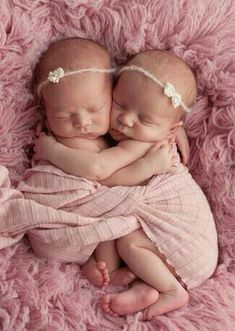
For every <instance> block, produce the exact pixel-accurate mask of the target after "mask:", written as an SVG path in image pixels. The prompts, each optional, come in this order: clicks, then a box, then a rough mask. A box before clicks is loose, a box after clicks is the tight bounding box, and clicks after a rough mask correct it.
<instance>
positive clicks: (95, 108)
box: [88, 106, 104, 113]
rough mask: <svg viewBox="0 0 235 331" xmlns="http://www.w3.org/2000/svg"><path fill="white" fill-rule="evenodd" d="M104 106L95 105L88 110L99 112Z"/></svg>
mask: <svg viewBox="0 0 235 331" xmlns="http://www.w3.org/2000/svg"><path fill="white" fill-rule="evenodd" d="M103 108H104V106H101V107H94V108H89V109H88V112H89V113H99V112H101V111H102V110H103Z"/></svg>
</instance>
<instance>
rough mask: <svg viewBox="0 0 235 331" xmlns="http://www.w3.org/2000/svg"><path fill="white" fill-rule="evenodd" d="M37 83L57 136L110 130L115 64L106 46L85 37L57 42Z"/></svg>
mask: <svg viewBox="0 0 235 331" xmlns="http://www.w3.org/2000/svg"><path fill="white" fill-rule="evenodd" d="M58 68H59V69H58ZM56 69H58V70H56ZM84 69H88V70H84ZM82 70H84V72H82ZM72 72H73V73H72ZM36 83H37V87H38V89H37V91H38V95H39V96H40V97H41V98H42V103H43V105H44V107H45V117H46V122H47V126H48V129H49V130H51V132H53V133H54V135H55V136H57V137H62V138H72V137H85V138H88V139H94V138H96V137H97V136H100V135H104V134H106V133H107V131H108V127H109V119H110V109H111V102H112V66H111V60H110V57H109V54H108V53H107V51H106V50H105V49H104V47H102V46H101V45H99V44H97V43H95V42H93V41H91V40H87V39H81V38H71V39H65V40H60V41H57V42H55V43H53V44H52V45H51V46H50V47H49V48H48V50H47V51H46V52H45V53H44V54H43V55H42V57H41V58H40V60H39V62H38V65H37V68H36Z"/></svg>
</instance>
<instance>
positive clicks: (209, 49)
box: [0, 0, 235, 331]
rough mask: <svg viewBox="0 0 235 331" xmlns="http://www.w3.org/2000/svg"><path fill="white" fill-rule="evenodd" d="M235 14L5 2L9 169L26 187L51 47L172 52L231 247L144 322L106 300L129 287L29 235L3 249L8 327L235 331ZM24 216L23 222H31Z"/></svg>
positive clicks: (157, 4) (216, 6) (0, 27)
mask: <svg viewBox="0 0 235 331" xmlns="http://www.w3.org/2000/svg"><path fill="white" fill-rule="evenodd" d="M234 12H235V3H234V1H233V0H223V1H214V0H198V1H194V0H180V1H163V0H139V1H136V0H129V1H126V0H112V1H109V0H99V1H91V0H83V1H78V0H64V1H61V0H53V1H51V0H41V1H32V0H1V1H0V73H1V74H0V137H1V139H0V164H1V165H5V166H6V167H7V168H8V170H9V172H10V179H11V183H12V184H13V185H14V187H15V185H17V182H18V181H19V180H21V179H22V176H23V173H24V172H25V169H26V168H28V167H29V166H30V160H29V159H28V158H27V154H26V151H27V149H28V144H30V143H32V142H33V139H34V135H35V127H36V124H37V122H38V120H39V114H38V112H37V101H36V99H35V98H34V95H33V93H32V87H31V83H32V77H33V70H34V67H35V64H36V62H37V60H38V57H39V56H40V55H41V53H42V52H43V51H44V50H46V48H47V47H48V45H49V44H50V43H51V42H53V41H54V40H58V39H61V38H66V37H75V36H78V37H84V38H91V39H93V40H95V41H98V42H100V43H101V44H102V45H104V46H105V47H106V48H107V49H108V51H109V52H110V54H111V55H112V56H113V58H114V59H115V60H117V61H118V62H123V61H125V60H126V59H127V58H128V57H129V56H131V55H133V54H135V53H137V52H139V51H142V50H145V49H168V50H170V51H172V52H174V53H175V54H177V55H178V56H180V57H181V58H183V59H184V60H185V61H186V62H188V63H189V65H190V66H191V68H192V69H193V71H194V73H195V76H196V80H197V88H198V89H197V90H198V97H197V102H196V104H195V106H194V107H193V112H192V113H191V114H189V115H188V116H187V119H186V123H185V127H186V130H187V134H188V137H189V140H190V148H191V155H190V162H189V168H190V172H191V173H192V175H193V178H194V179H195V180H196V182H197V183H198V184H199V185H200V187H201V188H202V189H203V191H204V193H205V195H206V197H207V199H208V200H209V203H210V206H211V208H212V212H213V215H214V219H215V222H216V228H217V232H218V242H219V261H218V266H217V268H216V271H215V273H214V274H213V275H212V277H211V278H210V279H208V280H206V281H204V282H203V283H202V284H201V285H200V286H198V287H196V288H194V289H192V290H190V291H189V295H190V300H189V303H188V305H187V306H186V307H184V308H182V309H179V310H177V311H174V312H171V313H169V314H166V315H164V316H158V317H156V318H155V319H153V320H152V321H150V322H145V323H143V322H142V321H141V313H136V314H133V315H128V316H125V317H122V318H119V317H115V316H107V314H104V313H103V311H102V309H101V308H100V305H99V302H100V297H101V296H102V295H103V294H105V293H107V292H108V293H110V292H111V293H114V292H117V291H120V289H116V288H114V287H108V288H105V289H97V288H95V287H93V286H92V285H90V284H89V283H88V282H87V281H86V280H84V279H83V278H82V277H81V273H80V268H79V265H78V264H76V263H67V264H65V263H57V262H52V261H50V262H47V261H44V260H42V259H40V258H37V257H36V256H35V254H34V253H33V252H32V251H31V249H30V246H29V245H28V241H27V240H26V239H24V238H23V239H21V240H20V241H18V239H20V236H21V237H22V234H19V238H17V237H14V238H13V240H15V242H16V243H15V244H12V245H11V246H9V247H7V248H3V249H1V250H0V329H1V330H3V331H9V330H10V331H21V330H22V331H23V330H24V331H25V330H27V331H35V330H43V331H49V330H50V331H51V330H56V331H58V330H59V331H71V330H76V331H88V330H89V331H92V330H98V331H100V330H102V331H103V330H118V331H119V330H120V331H121V330H122V331H134V330H138V331H146V330H148V331H156V330H159V331H163V330H164V331H165V330H167V331H168V330H169V331H172V330H174V331H189V330H190V331H196V330H205V331H214V330H221V331H234V330H235V315H234V307H235V240H234V238H235V223H234V220H235V191H234V189H235V185H234V180H235V179H234V178H235V172H234V153H235V133H234V126H235V122H234V113H235V109H234V104H235V102H234V79H235V66H234V59H235V48H234V47H233V43H234V40H235V22H234V19H235V16H234ZM1 176H3V177H1V179H0V182H1V189H0V202H1V206H2V205H5V206H6V202H7V201H8V200H12V201H13V202H14V201H15V200H16V199H19V198H20V197H21V196H22V195H20V193H19V192H18V191H16V190H12V189H10V187H9V185H10V183H9V178H8V177H7V175H6V172H3V173H2V172H1ZM34 204H35V205H36V206H37V208H38V204H37V203H36V202H32V201H31V202H30V203H29V204H28V209H29V208H31V209H32V211H31V212H32V216H33V217H34V218H36V219H37V220H38V222H40V215H38V214H36V213H33V211H34V207H33V205H34ZM35 208H36V207H35ZM44 208H45V207H44V206H43V210H45V209H44ZM48 208H49V207H48ZM2 211H3V209H1V212H2ZM7 212H10V211H9V210H8V211H7ZM57 212H58V214H57V213H56V214H55V220H56V219H57V220H58V219H59V220H60V214H59V211H57ZM63 213H64V211H63ZM41 214H42V213H41ZM56 215H57V216H56ZM15 216H17V218H16V221H17V222H20V224H21V225H22V224H23V221H24V214H21V213H20V210H18V215H17V214H15ZM37 217H38V218H37ZM1 220H2V214H1V215H0V223H1ZM20 220H21V221H20ZM41 221H43V220H41ZM76 221H78V219H77V218H75V219H74V222H76ZM41 223H43V222H41ZM26 225H27V224H26ZM27 226H28V225H27Z"/></svg>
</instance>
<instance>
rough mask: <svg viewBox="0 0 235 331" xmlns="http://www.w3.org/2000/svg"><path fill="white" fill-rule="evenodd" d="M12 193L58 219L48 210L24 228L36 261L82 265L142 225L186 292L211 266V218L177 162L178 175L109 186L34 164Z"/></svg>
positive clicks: (214, 236) (214, 243)
mask: <svg viewBox="0 0 235 331" xmlns="http://www.w3.org/2000/svg"><path fill="white" fill-rule="evenodd" d="M18 189H19V190H21V192H22V193H23V195H24V197H25V198H26V201H27V200H29V199H30V200H34V201H35V202H36V203H38V204H39V205H44V206H48V207H52V211H53V210H56V212H61V217H62V220H60V222H58V221H55V220H54V219H53V217H51V215H52V216H53V212H51V211H50V212H49V214H48V215H47V217H48V221H47V223H46V224H44V225H43V224H41V225H40V228H38V227H37V226H35V227H33V228H32V227H31V229H29V230H28V231H27V233H28V237H29V239H30V243H31V245H32V248H33V249H34V251H35V253H36V254H38V255H39V256H42V257H46V258H50V257H54V258H57V259H59V260H62V261H76V262H79V263H83V262H84V261H85V260H87V258H88V257H89V256H90V255H91V253H92V251H93V250H94V249H95V247H96V246H97V244H98V243H99V242H100V241H105V240H111V239H115V238H118V237H121V236H124V235H126V234H128V233H130V232H132V231H133V230H135V229H137V228H138V227H140V226H141V227H142V229H143V231H144V232H145V233H146V235H147V236H148V237H149V238H150V239H151V240H152V241H153V242H154V244H155V245H156V246H157V247H158V249H159V250H160V251H161V253H163V254H164V256H165V258H166V260H167V262H168V263H169V264H170V265H171V266H173V267H174V268H175V270H176V273H177V274H178V275H179V276H180V278H181V279H182V281H183V282H184V283H185V284H186V285H187V287H188V288H192V287H195V286H197V285H199V284H200V283H201V282H202V281H203V280H205V279H207V278H208V277H210V276H211V275H212V273H213V272H214V270H215V268H216V264H217V257H218V247H217V234H216V229H215V224H214V220H213V216H212V213H211V211H210V208H209V205H208V202H207V200H206V198H205V196H204V194H203V192H202V191H201V189H200V188H199V186H198V185H197V184H196V183H195V181H194V180H193V179H192V177H191V175H190V174H189V173H188V170H187V168H185V167H183V166H182V165H181V171H179V172H178V173H177V174H175V175H159V176H154V177H153V178H152V179H151V180H150V181H149V183H148V184H147V185H146V186H134V187H121V186H116V187H112V188H108V187H106V186H102V185H100V184H99V183H97V182H91V181H89V180H86V179H83V178H80V177H75V176H72V175H69V174H67V173H65V172H63V171H62V170H59V169H57V168H56V167H54V166H52V165H38V166H36V167H34V168H33V169H29V170H27V171H26V173H25V178H24V181H22V182H21V183H20V184H19V186H18ZM63 213H65V214H64V218H63ZM69 215H72V216H73V217H71V219H70V216H69ZM75 215H77V220H76V217H75ZM78 220H79V221H78ZM76 222H78V223H77V224H76ZM82 222H84V223H83V224H82Z"/></svg>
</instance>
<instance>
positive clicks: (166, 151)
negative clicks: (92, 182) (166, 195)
mask: <svg viewBox="0 0 235 331" xmlns="http://www.w3.org/2000/svg"><path fill="white" fill-rule="evenodd" d="M176 161H177V157H176V156H175V154H174V153H173V150H172V148H171V146H170V145H164V146H154V147H153V148H151V149H150V151H149V152H147V154H146V155H145V156H144V157H142V158H141V159H139V160H137V161H135V162H133V163H132V164H130V165H128V166H127V167H125V168H122V169H120V170H118V171H117V172H115V173H114V174H113V175H112V176H110V177H109V178H107V179H104V180H102V181H100V182H101V184H104V185H106V186H118V185H122V186H132V185H139V184H141V183H143V182H144V181H145V180H147V179H149V178H150V177H152V176H153V175H160V174H163V173H167V172H174V170H175V163H176Z"/></svg>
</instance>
